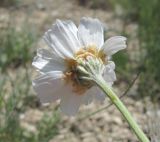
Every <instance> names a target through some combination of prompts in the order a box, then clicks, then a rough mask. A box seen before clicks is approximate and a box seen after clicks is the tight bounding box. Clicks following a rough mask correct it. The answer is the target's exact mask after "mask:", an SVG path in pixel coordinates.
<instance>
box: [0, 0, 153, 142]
mask: <svg viewBox="0 0 160 142" xmlns="http://www.w3.org/2000/svg"><path fill="white" fill-rule="evenodd" d="M10 11H12V14H13V15H14V17H15V19H14V22H15V23H16V25H19V24H23V23H24V21H25V20H26V19H27V20H28V21H29V22H30V23H31V24H33V26H35V27H36V29H37V30H39V31H41V32H40V33H41V34H42V35H43V33H44V32H45V31H46V29H48V28H49V27H50V26H51V24H52V23H54V22H55V20H56V19H57V18H58V19H71V20H73V21H74V22H75V23H76V24H77V25H78V23H79V20H80V19H81V17H83V16H86V17H88V16H89V17H96V18H98V19H100V20H101V21H102V22H103V23H104V27H105V29H106V30H107V29H109V31H108V32H107V36H108V37H109V36H112V35H119V34H120V33H122V32H123V31H124V30H125V32H127V33H130V35H131V37H130V39H129V42H128V49H127V51H134V53H133V55H132V56H133V57H135V56H136V55H137V54H138V53H137V52H136V50H137V48H136V47H137V45H138V41H137V40H136V38H134V37H135V36H136V30H137V25H136V24H135V23H124V21H123V20H122V18H121V14H122V12H123V10H122V9H119V8H117V9H116V10H115V11H111V10H101V9H96V10H95V9H90V8H87V7H82V6H80V5H78V3H77V1H76V0H68V1H66V0H45V1H43V0H36V1H33V0H25V1H23V2H22V3H21V6H19V7H17V8H8V9H4V8H0V21H1V25H0V26H1V27H3V26H5V24H4V23H5V22H8V21H9V20H10V17H9V13H10ZM117 15H118V16H117ZM16 28H18V26H16ZM131 33H132V34H131ZM40 46H43V44H42V42H41V39H40V40H39V42H38V43H37V48H39V47H40ZM33 50H36V49H33ZM131 58H132V57H131ZM118 88H119V89H117V87H115V90H116V92H118V94H122V93H123V92H124V91H125V90H126V88H127V85H126V84H123V83H122V84H119V86H118ZM120 90H121V91H120ZM120 92H122V93H120ZM136 93H137V92H136V83H135V85H134V86H133V87H132V88H131V90H130V91H129V92H128V94H127V95H126V96H125V97H124V99H123V101H124V103H125V104H126V106H128V109H129V111H130V112H131V113H132V115H133V116H134V118H135V119H136V121H137V122H138V123H139V124H140V126H141V127H142V128H143V130H144V131H145V132H148V131H149V130H148V123H149V121H148V115H147V114H146V113H145V112H146V111H145V108H146V104H147V105H151V104H150V103H149V101H148V100H149V99H146V100H145V101H144V100H141V99H133V98H134V97H133V96H135V95H136ZM131 96H132V97H131ZM144 102H145V103H144ZM108 104H109V102H108V101H106V102H105V103H104V104H95V103H92V104H90V105H89V106H83V107H81V110H80V112H79V114H78V115H77V116H76V117H74V118H68V117H66V116H64V115H63V114H61V113H60V117H61V120H60V122H59V124H58V130H59V134H58V135H57V136H55V137H54V138H53V139H52V140H50V142H137V139H136V137H135V135H134V134H133V133H132V132H131V130H130V128H129V126H128V124H127V123H126V122H125V121H124V119H123V118H122V116H121V114H120V113H119V112H118V111H117V110H116V109H115V107H114V106H111V107H109V108H108V109H106V110H104V111H101V112H99V113H97V114H95V115H92V116H90V117H88V118H85V119H81V118H83V117H84V116H86V115H87V114H88V112H94V111H96V110H97V109H100V108H102V107H104V106H106V105H108ZM54 106H55V105H54V104H52V105H51V106H49V108H50V109H53V110H54ZM42 110H43V109H37V108H34V109H30V110H28V111H26V112H25V113H24V114H23V115H22V117H21V121H22V126H24V127H27V129H30V131H33V132H34V131H36V130H35V128H34V125H33V124H34V123H36V122H37V121H38V120H39V119H40V118H41V116H42V115H43V111H42Z"/></svg>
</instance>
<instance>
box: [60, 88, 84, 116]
mask: <svg viewBox="0 0 160 142" xmlns="http://www.w3.org/2000/svg"><path fill="white" fill-rule="evenodd" d="M65 87H66V86H65ZM82 98H83V95H77V94H75V93H74V92H72V89H71V88H70V87H66V89H64V94H63V95H62V97H61V102H60V108H61V111H62V112H63V113H64V114H66V115H68V116H74V115H75V114H76V113H77V112H78V110H79V107H80V105H81V103H82Z"/></svg>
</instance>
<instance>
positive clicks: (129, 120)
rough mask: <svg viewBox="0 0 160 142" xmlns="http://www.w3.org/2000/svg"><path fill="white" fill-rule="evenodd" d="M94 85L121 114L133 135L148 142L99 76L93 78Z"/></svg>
mask: <svg viewBox="0 0 160 142" xmlns="http://www.w3.org/2000/svg"><path fill="white" fill-rule="evenodd" d="M95 82H96V84H97V85H98V86H99V87H100V88H101V89H102V90H103V91H104V93H105V94H106V95H107V96H108V97H109V98H110V100H111V101H112V103H113V104H114V105H115V106H116V107H117V108H118V110H119V111H120V112H121V113H122V115H123V116H124V118H125V119H126V121H127V122H128V124H129V126H130V127H131V128H132V129H133V131H134V133H135V134H136V136H137V137H138V139H139V140H140V141H141V142H149V139H148V138H147V137H146V135H145V134H144V133H143V131H142V130H141V129H140V127H139V126H138V125H137V123H136V122H135V120H134V119H133V117H132V116H131V114H130V113H129V111H128V110H127V108H126V107H125V105H124V104H123V103H122V102H121V100H120V99H119V98H118V97H117V95H116V94H115V93H114V92H113V91H112V89H111V88H110V87H109V86H108V85H107V84H106V82H105V80H104V79H103V78H102V77H101V76H96V77H95Z"/></svg>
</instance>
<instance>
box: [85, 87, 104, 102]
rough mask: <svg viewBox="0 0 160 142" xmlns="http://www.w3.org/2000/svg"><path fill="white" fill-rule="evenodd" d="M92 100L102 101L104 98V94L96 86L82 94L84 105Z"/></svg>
mask: <svg viewBox="0 0 160 142" xmlns="http://www.w3.org/2000/svg"><path fill="white" fill-rule="evenodd" d="M93 100H97V101H100V102H103V101H104V100H105V95H104V94H103V93H102V91H101V90H100V89H99V88H98V87H92V88H91V89H89V90H88V91H87V92H86V93H85V94H84V95H83V103H84V104H85V105H88V104H90V103H91V102H92V101H93Z"/></svg>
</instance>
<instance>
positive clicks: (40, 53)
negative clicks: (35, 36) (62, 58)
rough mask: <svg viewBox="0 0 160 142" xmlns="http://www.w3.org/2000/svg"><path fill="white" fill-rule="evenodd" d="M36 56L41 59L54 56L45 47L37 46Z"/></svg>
mask: <svg viewBox="0 0 160 142" xmlns="http://www.w3.org/2000/svg"><path fill="white" fill-rule="evenodd" d="M37 56H39V57H41V58H43V59H52V58H54V54H53V53H52V52H50V51H49V50H47V49H44V48H39V49H37Z"/></svg>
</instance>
